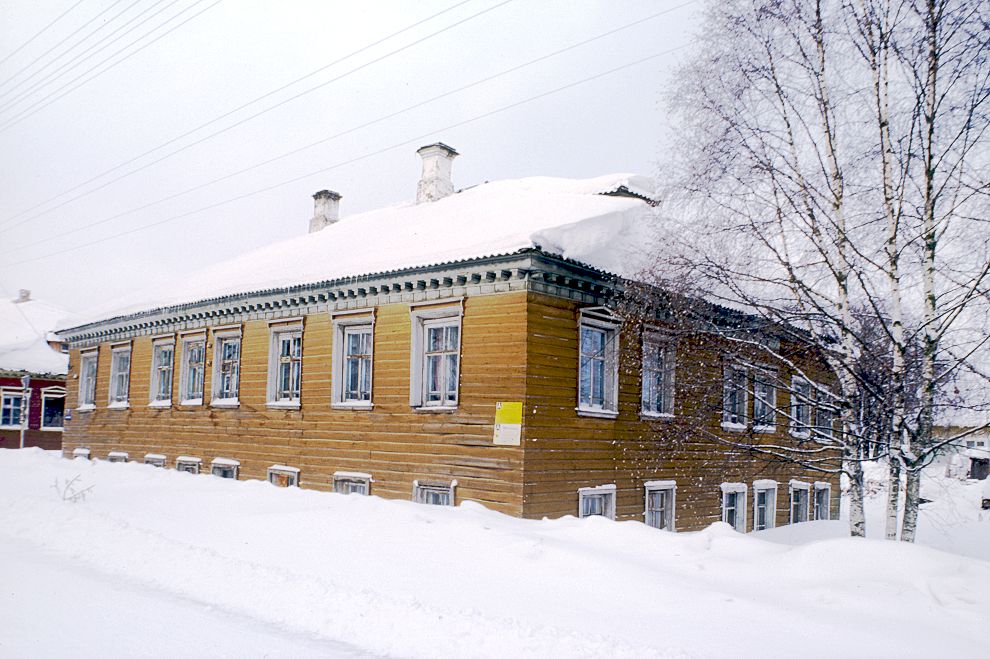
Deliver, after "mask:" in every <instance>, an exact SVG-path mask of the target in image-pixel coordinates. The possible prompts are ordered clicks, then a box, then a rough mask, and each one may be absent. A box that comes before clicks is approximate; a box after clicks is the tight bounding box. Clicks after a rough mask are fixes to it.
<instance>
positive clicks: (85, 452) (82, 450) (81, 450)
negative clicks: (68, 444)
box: [72, 446, 90, 460]
mask: <svg viewBox="0 0 990 659" xmlns="http://www.w3.org/2000/svg"><path fill="white" fill-rule="evenodd" d="M89 455H90V450H89V449H88V448H86V447H85V446H78V447H76V448H74V449H72V459H73V460H74V459H76V458H82V459H84V460H89Z"/></svg>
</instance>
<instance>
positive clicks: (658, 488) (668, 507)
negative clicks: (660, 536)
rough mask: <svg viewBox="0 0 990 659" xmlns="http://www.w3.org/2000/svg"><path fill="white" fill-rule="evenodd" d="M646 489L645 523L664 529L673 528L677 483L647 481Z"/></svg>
mask: <svg viewBox="0 0 990 659" xmlns="http://www.w3.org/2000/svg"><path fill="white" fill-rule="evenodd" d="M644 485H645V489H646V513H645V514H646V525H647V526H652V527H653V528H655V529H663V530H665V531H673V530H674V511H675V501H676V496H677V484H676V483H674V481H649V482H647V483H645V484H644Z"/></svg>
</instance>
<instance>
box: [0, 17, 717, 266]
mask: <svg viewBox="0 0 990 659" xmlns="http://www.w3.org/2000/svg"><path fill="white" fill-rule="evenodd" d="M695 2H697V0H688V2H684V3H682V4H680V5H676V6H674V7H669V8H667V9H664V10H662V11H659V12H656V13H653V14H651V15H649V16H644V17H643V18H640V19H637V20H635V21H632V22H629V23H626V24H624V25H620V26H619V27H616V28H613V29H611V30H608V31H606V32H601V33H599V34H596V35H594V36H592V37H588V38H587V39H583V40H581V41H579V42H577V43H574V44H571V45H569V46H565V47H564V48H560V49H557V50H555V51H553V52H551V53H547V54H545V55H541V56H539V57H536V58H534V59H531V60H529V61H527V62H523V63H522V64H517V65H515V66H512V67H510V68H508V69H504V70H502V71H500V72H498V73H495V74H492V75H489V76H486V77H484V78H480V79H478V80H475V81H474V82H471V83H468V84H466V85H461V86H460V87H456V88H454V89H450V90H448V91H445V92H443V93H441V94H437V95H436V96H432V97H430V98H428V99H426V100H423V101H419V102H417V103H414V104H413V105H408V106H406V107H404V108H402V109H399V110H396V111H394V112H390V113H388V114H385V115H382V116H379V117H377V118H375V119H371V120H370V121H367V122H365V123H362V124H360V125H358V126H353V127H351V128H348V129H346V130H343V131H341V132H338V133H335V134H333V135H330V136H329V137H325V138H323V139H320V140H317V141H315V142H311V143H309V144H306V145H304V146H301V147H298V148H295V149H292V150H290V151H286V152H284V153H282V154H280V155H278V156H275V157H272V158H269V159H267V160H264V161H262V162H258V163H255V164H253V165H250V166H248V167H245V168H243V169H239V170H237V171H234V172H231V173H229V174H225V175H223V176H220V177H217V178H214V179H211V180H209V181H206V182H204V183H200V184H198V185H195V186H193V187H191V188H187V189H186V190H182V191H180V192H176V193H174V194H171V195H168V196H165V197H162V198H160V199H158V200H156V201H153V202H149V203H146V204H143V205H141V206H137V207H135V208H130V209H128V210H125V211H122V212H120V213H117V214H115V215H111V216H109V217H106V218H103V219H100V220H97V221H94V222H90V223H89V224H85V225H83V226H80V227H76V228H74V229H71V230H69V231H64V232H62V233H60V234H59V238H65V237H67V236H71V235H73V234H76V233H79V232H81V231H86V230H87V229H92V228H94V227H97V226H100V225H103V224H106V223H107V222H112V221H113V220H117V219H120V218H122V217H126V216H127V215H131V214H133V213H136V212H138V211H142V210H146V209H148V208H152V207H154V206H157V205H159V204H162V203H164V202H166V201H171V200H173V199H177V198H179V197H182V196H185V195H187V194H189V193H191V192H195V191H197V190H202V189H203V188H206V187H209V186H211V185H214V184H216V183H220V182H221V181H226V180H229V179H231V178H234V177H235V176H239V175H241V174H244V173H246V172H249V171H252V170H255V169H258V168H259V167H263V166H265V165H269V164H271V163H273V162H277V161H279V160H282V159H284V158H287V157H289V156H292V155H295V154H297V153H300V152H302V151H306V150H307V149H311V148H313V147H316V146H319V145H321V144H326V143H327V142H331V141H333V140H335V139H338V138H340V137H343V136H345V135H349V134H351V133H354V132H357V131H359V130H362V129H364V128H368V127H370V126H373V125H375V124H378V123H381V122H383V121H386V120H388V119H392V118H394V117H397V116H399V115H401V114H405V113H406V112H410V111H412V110H415V109H417V108H421V107H423V106H425V105H428V104H430V103H434V102H436V101H439V100H441V99H443V98H446V97H448V96H452V95H454V94H458V93H460V92H462V91H465V90H468V89H471V88H472V87H477V86H478V85H481V84H484V83H487V82H491V81H492V80H495V79H497V78H500V77H503V76H506V75H509V74H510V73H515V72H517V71H520V70H522V69H524V68H527V67H529V66H532V65H534V64H538V63H540V62H544V61H546V60H548V59H550V58H553V57H556V56H558V55H561V54H563V53H566V52H569V51H571V50H575V49H577V48H580V47H582V46H586V45H588V44H590V43H594V42H595V41H599V40H601V39H604V38H606V37H609V36H612V35H614V34H617V33H619V32H622V31H624V30H627V29H629V28H632V27H636V26H638V25H642V24H643V23H646V22H648V21H651V20H655V19H657V18H660V17H661V16H664V15H665V14H669V13H671V12H673V11H676V10H678V9H681V8H682V7H686V6H688V5H690V4H694V3H695ZM15 226H16V225H15ZM11 228H13V227H11ZM50 240H51V239H50V238H41V239H38V240H36V241H34V242H30V243H27V244H26V245H21V246H20V247H18V249H19V250H24V249H29V248H31V247H34V246H35V245H40V244H43V243H47V242H50Z"/></svg>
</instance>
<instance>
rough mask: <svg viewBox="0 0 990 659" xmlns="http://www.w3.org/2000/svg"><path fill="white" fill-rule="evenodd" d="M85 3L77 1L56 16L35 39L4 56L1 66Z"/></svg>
mask: <svg viewBox="0 0 990 659" xmlns="http://www.w3.org/2000/svg"><path fill="white" fill-rule="evenodd" d="M84 1H85V0H77V2H76V4H74V5H72V6H71V7H69V8H68V9H66V10H65V11H63V12H62V13H61V14H59V15H58V16H56V17H55V19H54V20H53V21H52V22H51V23H49V24H48V25H46V26H45V27H43V28H41V29H40V30H38V31H37V32H36V33H35V35H34V36H33V37H31V38H30V39H28V40H27V41H25V42H24V43H22V44H21V45H20V46H18V47H17V48H15V49H13V50H12V51H10V52H9V53H7V54H6V55H4V57H3V59H0V66H2V65H3V64H5V63H6V62H7V60H9V59H10V58H11V57H13V56H14V55H16V54H17V53H19V52H21V51H22V50H24V48H26V47H27V46H28V44H30V43H31V42H32V41H34V40H35V39H37V38H38V37H40V36H41V35H42V34H44V33H45V32H47V31H48V30H50V29H51V28H52V26H53V25H55V24H56V23H58V22H59V21H60V20H62V19H63V18H65V16H66V14H68V13H69V12H70V11H72V10H73V9H75V8H76V7H78V6H79V5H81V4H82V3H83V2H84Z"/></svg>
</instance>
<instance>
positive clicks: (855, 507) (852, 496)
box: [845, 451, 866, 538]
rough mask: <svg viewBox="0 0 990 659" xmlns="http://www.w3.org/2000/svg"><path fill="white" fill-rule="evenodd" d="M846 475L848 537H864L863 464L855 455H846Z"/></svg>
mask: <svg viewBox="0 0 990 659" xmlns="http://www.w3.org/2000/svg"><path fill="white" fill-rule="evenodd" d="M846 458H847V459H846V465H845V469H846V473H847V474H848V476H849V535H851V536H853V537H854V538H865V537H866V511H865V509H864V506H863V499H864V496H863V494H864V492H863V486H864V483H863V463H862V462H860V460H859V457H858V456H856V455H855V454H852V455H850V454H849V453H848V451H847V454H846Z"/></svg>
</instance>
